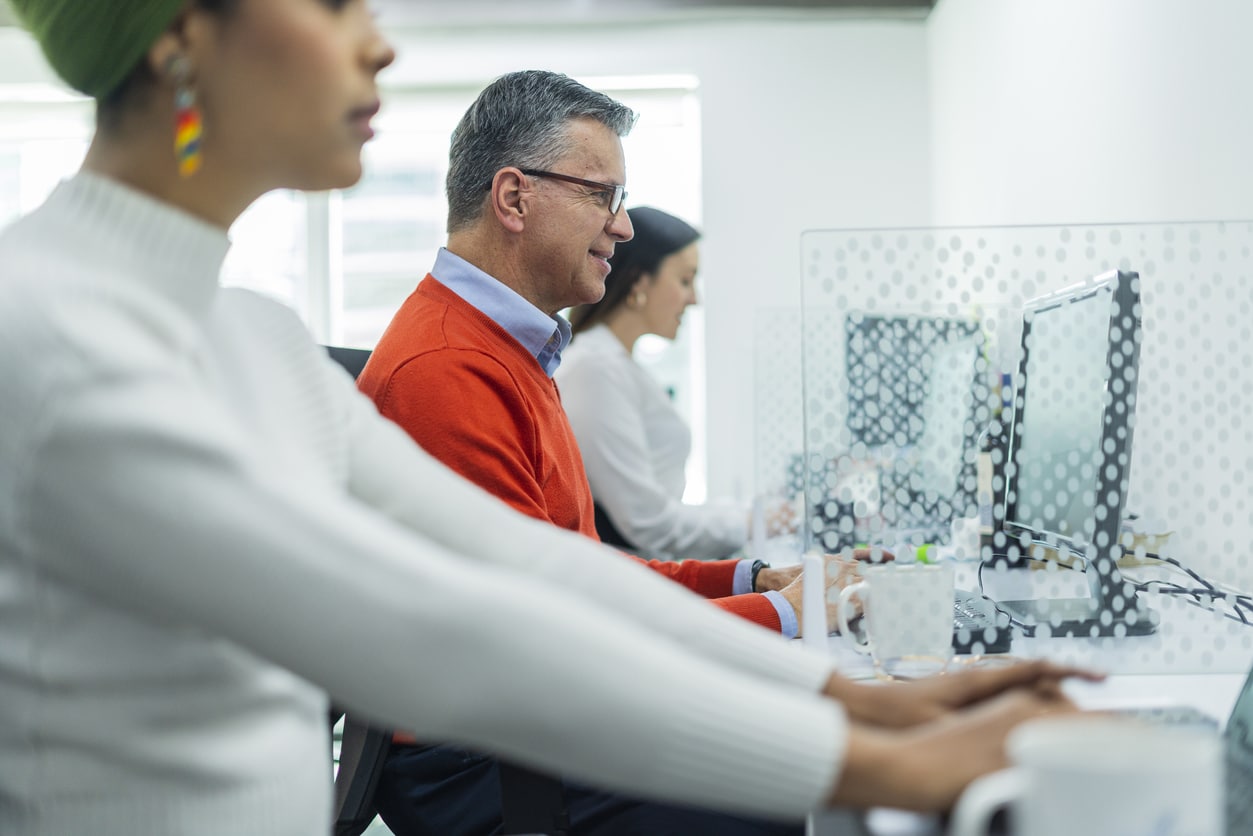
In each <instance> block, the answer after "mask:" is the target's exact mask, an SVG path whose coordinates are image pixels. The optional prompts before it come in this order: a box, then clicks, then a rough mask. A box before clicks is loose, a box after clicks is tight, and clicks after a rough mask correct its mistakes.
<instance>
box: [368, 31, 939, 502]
mask: <svg viewBox="0 0 1253 836" xmlns="http://www.w3.org/2000/svg"><path fill="white" fill-rule="evenodd" d="M925 37H926V34H925V23H924V21H922V20H919V19H913V18H904V19H871V20H849V19H845V18H832V17H830V16H825V17H812V18H805V17H799V16H796V15H791V16H787V17H780V18H772V17H762V16H740V17H739V18H728V19H721V20H700V21H677V22H670V23H665V24H661V23H657V24H631V25H616V26H608V25H601V26H592V25H587V26H577V27H564V28H558V29H556V30H554V29H553V28H552V27H537V28H535V29H519V28H518V27H509V28H507V29H506V28H501V29H499V30H495V31H493V30H490V29H489V30H484V29H481V28H480V29H475V30H473V31H464V30H455V29H454V30H436V31H427V32H417V33H415V34H412V35H408V36H405V37H403V38H400V39H399V40H398V41H397V46H398V48H399V50H400V54H401V59H400V61H399V62H398V64H397V66H396V67H395V68H394V69H393V70H391V71H389V72H390V75H391V77H390V79H389V80H390V82H391V83H397V82H400V83H403V81H404V80H405V79H406V78H409V79H413V80H415V81H429V80H431V79H440V78H443V79H446V80H449V81H464V80H466V79H474V80H477V81H480V82H485V81H487V80H489V79H490V78H492V77H494V76H495V75H497V74H499V73H502V72H507V71H510V70H516V69H524V68H529V67H541V68H545V69H554V70H558V71H561V72H565V73H567V74H570V75H574V76H579V77H583V76H596V75H600V76H604V75H633V74H669V73H690V74H693V75H696V76H698V77H699V79H700V96H701V107H702V114H701V119H702V134H703V148H702V154H703V171H702V176H703V195H702V196H703V204H704V218H703V227H704V232H705V240H704V247H703V248H702V259H703V264H702V284H703V295H704V304H705V306H706V323H707V333H708V338H707V358H708V381H709V388H708V403H709V427H708V429H709V493H710V495H711V496H719V495H722V496H731V495H740V496H745V497H747V496H748V495H750V494H751V493H752V492H753V491H754V489H755V487H754V471H753V463H754V452H753V449H754V438H755V429H754V424H753V408H752V404H753V392H754V388H753V387H754V381H753V370H754V354H753V352H754V350H760V351H770V350H772V347H771V346H757V347H755V346H754V344H753V340H752V335H753V332H754V311H755V310H756V309H758V308H763V307H775V308H777V307H779V306H781V305H794V304H797V303H798V301H799V299H798V276H799V270H800V259H799V234H800V231H801V230H803V229H806V228H821V227H829V226H867V225H870V226H874V225H889V224H912V223H924V222H926V220H927V218H928V212H929V206H930V200H931V195H930V170H929V166H930V151H929V139H928V137H929V122H928V107H927V89H926V75H925V73H926V58H925ZM627 165H628V180H629V179H630V176H631V175H630V160H628V161H627Z"/></svg>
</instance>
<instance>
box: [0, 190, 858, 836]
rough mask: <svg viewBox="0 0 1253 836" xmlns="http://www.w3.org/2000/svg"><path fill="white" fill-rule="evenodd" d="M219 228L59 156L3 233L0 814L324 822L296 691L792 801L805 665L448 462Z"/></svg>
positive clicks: (307, 717) (529, 751)
mask: <svg viewBox="0 0 1253 836" xmlns="http://www.w3.org/2000/svg"><path fill="white" fill-rule="evenodd" d="M227 247H228V243H227V239H226V236H225V235H224V234H223V233H222V232H221V230H218V229H215V228H212V227H209V226H206V225H205V224H203V223H201V222H199V221H197V220H195V219H193V218H191V217H189V216H186V215H184V214H182V213H180V212H178V211H175V210H173V209H171V208H169V207H168V206H165V205H163V204H160V203H158V202H155V201H153V200H151V199H149V198H147V197H144V196H142V195H140V194H137V193H135V192H133V191H130V190H128V189H126V188H123V187H121V186H119V185H117V184H116V183H113V182H111V181H109V180H106V179H103V178H100V177H98V176H93V175H89V174H80V175H78V176H76V177H75V178H74V179H72V180H70V181H68V182H66V183H64V184H62V185H61V186H60V187H59V188H58V189H57V191H56V192H55V193H54V194H53V196H52V197H51V198H50V199H49V200H48V202H47V203H46V204H45V205H44V206H43V207H42V208H40V209H39V210H37V211H35V212H34V213H32V214H31V215H29V216H28V217H26V218H24V219H22V220H20V221H19V222H17V223H16V224H15V225H13V226H11V227H10V228H9V229H8V230H6V231H5V232H4V233H0V364H2V367H3V374H0V831H2V832H3V833H5V834H7V836H33V834H42V835H43V836H51V835H52V834H55V836H73V835H74V834H95V835H97V836H99V835H101V834H103V836H109V834H118V836H132V834H134V833H161V834H166V833H170V834H183V836H197V835H198V834H205V836H209V834H213V836H220V834H226V833H229V834H232V836H246V835H247V834H258V836H261V835H263V836H276V834H291V835H292V836H310V834H317V833H327V832H328V831H329V823H328V818H329V806H330V804H329V797H330V785H331V777H330V769H329V766H328V764H329V758H328V743H327V735H326V729H325V713H324V712H325V707H326V692H330V693H331V694H334V695H335V697H336V699H337V700H339V701H340V702H342V703H344V704H346V705H349V706H351V707H353V708H355V709H357V710H358V711H361V712H365V713H368V714H369V715H373V716H376V717H378V718H379V719H381V720H383V721H386V722H388V723H390V724H393V725H395V726H397V727H402V728H408V729H412V730H413V731H415V732H416V733H417V734H419V735H420V736H421V737H422V738H423V739H428V740H447V741H449V742H453V743H460V744H464V745H469V746H474V747H478V748H483V749H487V750H491V751H495V752H499V753H501V754H504V755H506V756H512V757H515V758H517V759H519V760H523V761H527V762H530V763H532V764H535V765H538V766H541V767H547V768H549V769H559V770H564V771H565V772H567V773H568V774H571V775H574V776H577V777H578V778H579V779H580V780H584V781H591V782H596V783H602V784H605V785H608V786H612V787H614V788H617V789H620V790H623V791H625V792H629V793H632V794H638V795H645V796H652V797H656V798H661V799H670V800H676V801H683V802H689V803H693V804H700V805H706V806H713V807H718V808H722V809H726V810H733V811H734V810H740V811H748V812H756V813H762V814H780V815H784V816H792V817H799V816H801V815H803V814H804V812H805V811H806V810H807V809H810V808H812V807H814V806H815V805H816V804H818V803H819V802H820V799H821V798H822V795H823V793H824V792H825V791H826V790H827V789H828V788H829V787H830V786H831V784H832V782H833V781H834V779H835V776H836V774H837V771H838V768H839V764H840V757H841V756H840V753H841V752H842V751H843V749H844V745H845V743H844V739H845V733H846V732H845V728H846V727H845V719H844V716H843V714H842V712H841V711H840V709H839V708H838V706H836V705H835V704H833V703H831V702H830V701H827V700H824V699H820V698H818V697H816V696H814V694H815V692H816V691H817V689H818V687H819V685H820V683H821V682H822V681H823V680H824V678H825V677H826V676H827V675H828V674H829V672H830V668H829V667H828V665H827V664H826V663H825V660H822V659H820V658H813V657H811V656H810V655H807V654H802V653H800V652H799V651H797V650H795V649H793V648H791V647H788V646H786V645H785V644H784V643H783V642H782V640H781V639H779V638H778V637H775V636H771V635H770V634H769V633H767V632H766V631H764V630H761V629H759V628H757V627H754V626H752V625H749V624H747V623H742V622H740V621H739V620H737V619H734V618H732V617H730V616H727V615H725V614H723V613H721V612H719V611H717V610H716V609H715V608H713V607H710V606H707V605H704V604H702V603H701V602H699V601H698V600H697V599H696V598H695V597H694V596H692V595H690V593H688V592H687V591H686V590H683V589H682V588H680V587H679V586H678V585H676V584H673V583H670V582H669V581H666V580H664V579H661V578H658V577H657V576H656V575H655V574H654V573H652V572H649V571H647V570H645V569H641V568H640V567H638V566H637V565H635V564H634V563H633V562H632V561H626V560H623V559H622V558H621V557H620V556H619V555H617V554H616V553H614V552H612V551H610V550H606V549H602V548H600V547H598V546H596V545H594V544H592V543H591V542H590V541H588V540H587V539H586V538H583V537H580V536H578V535H575V534H570V533H566V532H562V531H558V530H557V529H554V528H553V527H551V526H548V525H545V524H543V523H539V522H536V521H533V520H530V519H527V518H525V517H522V516H520V515H518V514H515V513H514V512H512V511H510V510H508V509H507V508H506V507H505V506H504V505H502V504H500V503H498V502H497V501H496V500H494V499H492V498H490V497H489V496H488V495H487V494H485V493H483V492H481V491H480V490H478V489H477V488H475V487H473V486H472V485H470V484H469V483H468V482H465V481H463V480H461V479H460V478H458V477H456V476H454V475H453V474H452V473H451V472H450V471H448V470H446V469H445V468H443V467H442V466H440V465H439V464H437V463H436V462H434V461H433V460H432V459H430V458H429V457H428V456H426V455H425V454H424V453H422V452H421V451H420V450H419V448H418V447H417V446H416V445H414V444H413V443H412V442H411V441H409V439H408V438H407V437H406V436H405V435H404V433H403V432H401V431H400V430H398V429H396V428H395V427H393V426H392V425H391V424H389V423H388V422H386V421H384V420H382V419H380V418H379V417H378V416H377V414H376V413H375V412H374V409H373V406H372V405H371V404H370V403H369V401H368V400H366V399H365V398H363V397H361V396H359V395H358V394H357V392H356V390H355V388H354V386H353V383H352V381H351V380H350V379H349V378H348V376H347V375H346V374H344V373H343V372H342V371H340V370H339V369H338V367H336V366H334V365H333V364H332V363H330V362H329V361H328V360H326V359H325V357H324V356H323V354H322V353H321V351H320V350H319V349H318V348H317V346H316V345H314V344H313V343H312V342H311V341H310V339H309V338H308V335H307V334H306V333H305V331H304V329H303V328H302V326H301V324H300V323H299V322H298V321H297V319H296V318H295V317H294V316H293V315H292V314H291V313H290V312H289V311H288V310H286V309H285V308H283V307H281V306H279V305H277V304H275V303H273V302H269V301H266V300H264V299H262V298H260V297H258V296H256V295H254V294H252V293H249V292H245V291H240V290H224V289H222V288H220V287H219V286H218V273H219V269H220V267H221V263H222V260H223V258H224V256H225V254H226V250H227ZM315 683H316V684H315ZM762 712H770V713H771V714H773V715H774V717H775V719H774V720H773V721H772V722H769V723H764V722H745V718H746V717H750V718H751V717H758V716H760V715H761V713H762ZM767 728H768V729H770V731H769V732H767V731H766V729H767ZM727 729H737V730H739V731H738V733H737V734H727V733H726V730H727Z"/></svg>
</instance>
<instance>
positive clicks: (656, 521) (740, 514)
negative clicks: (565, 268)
mask: <svg viewBox="0 0 1253 836" xmlns="http://www.w3.org/2000/svg"><path fill="white" fill-rule="evenodd" d="M558 381H559V382H560V385H561V400H562V404H563V405H564V406H565V410H566V414H567V415H568V416H569V419H570V425H571V427H572V428H573V430H574V434H575V438H576V439H577V440H578V442H579V452H580V454H581V455H582V456H583V465H584V468H585V469H586V470H587V478H588V482H589V483H590V485H591V488H592V495H593V497H594V498H595V500H596V503H597V504H598V505H599V506H600V507H601V508H603V509H604V510H605V513H606V514H607V515H608V516H609V518H610V519H611V520H612V521H613V524H614V525H615V526H616V527H617V528H618V530H619V531H620V532H622V534H623V536H625V537H626V538H627V540H629V541H630V542H631V543H632V544H633V545H635V546H636V547H637V548H639V549H640V550H642V551H644V552H646V553H649V554H661V555H668V556H671V557H674V558H698V559H710V558H722V557H727V556H728V555H729V554H731V553H732V552H734V551H735V550H736V549H738V548H740V547H741V546H743V545H744V543H745V541H746V540H747V535H748V530H747V528H748V508H747V507H746V506H745V505H743V504H740V503H721V502H714V503H709V504H706V505H689V504H686V503H684V502H683V501H682V500H681V498H679V497H675V496H672V495H671V494H670V493H669V492H667V490H666V488H665V487H664V486H663V485H662V484H661V481H660V480H659V479H658V476H657V474H656V473H654V471H653V468H652V463H651V454H650V450H649V446H648V438H647V430H646V427H645V417H644V413H643V410H644V403H645V398H647V397H649V396H650V395H657V394H659V393H657V392H648V391H645V390H644V389H643V387H646V386H651V387H653V388H656V387H657V384H656V383H655V382H653V381H652V380H651V379H647V378H646V375H645V373H644V372H643V370H641V369H639V368H638V367H637V366H635V363H634V361H633V360H632V359H631V358H630V357H629V356H627V355H626V354H625V353H611V352H602V351H596V352H594V353H591V352H589V353H584V354H582V355H581V356H579V357H578V358H577V360H576V361H574V362H568V363H567V364H564V365H563V366H562V367H561V369H560V370H559V371H558Z"/></svg>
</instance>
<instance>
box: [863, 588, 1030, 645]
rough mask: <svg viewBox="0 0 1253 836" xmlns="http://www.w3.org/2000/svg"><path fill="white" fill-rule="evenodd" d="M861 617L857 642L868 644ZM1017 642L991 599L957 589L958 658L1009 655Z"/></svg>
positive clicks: (955, 641) (955, 629)
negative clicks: (977, 655)
mask: <svg viewBox="0 0 1253 836" xmlns="http://www.w3.org/2000/svg"><path fill="white" fill-rule="evenodd" d="M862 622H863V619H862V617H861V616H858V617H856V618H854V619H852V620H851V621H850V622H849V625H848V626H849V629H850V630H851V631H852V633H853V636H854V637H856V639H857V641H859V642H865V641H866V632H865V630H866V628H865V626H864V625H863V623H862ZM1012 640H1013V632H1012V628H1011V627H1010V624H1009V616H1007V615H1005V614H1004V613H1001V612H997V609H996V605H995V604H993V603H992V600H991V599H990V598H985V597H983V596H982V595H980V594H979V593H977V592H970V591H968V590H965V589H955V590H953V652H954V653H956V654H958V655H970V654H986V653H1008V652H1009V646H1010V643H1011V642H1012Z"/></svg>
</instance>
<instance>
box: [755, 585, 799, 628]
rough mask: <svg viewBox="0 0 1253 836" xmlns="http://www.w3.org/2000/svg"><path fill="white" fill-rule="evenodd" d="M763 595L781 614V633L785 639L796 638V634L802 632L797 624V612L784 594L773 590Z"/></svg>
mask: <svg viewBox="0 0 1253 836" xmlns="http://www.w3.org/2000/svg"><path fill="white" fill-rule="evenodd" d="M762 594H763V595H765V596H766V600H767V601H769V602H770V603H771V604H774V608H775V610H776V611H777V612H778V613H779V632H780V633H782V634H783V638H785V639H794V638H796V634H797V633H799V632H800V628H799V625H797V623H796V610H794V609H792V605H791V604H789V603H788V602H787V599H786V598H784V597H783V593H782V592H778V591H777V590H774V589H772V590H770V591H769V592H764V593H762Z"/></svg>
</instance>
